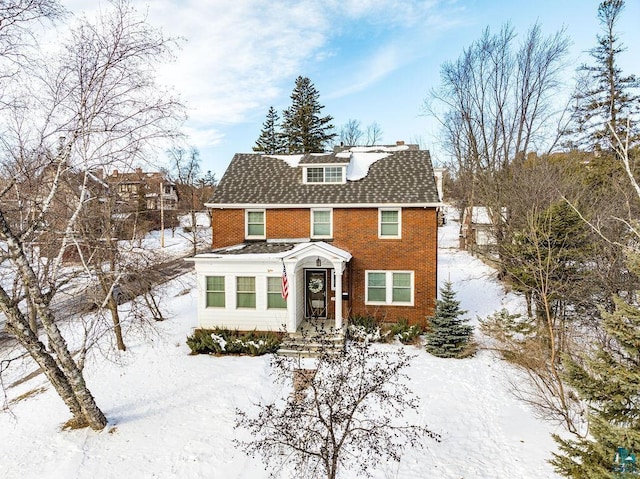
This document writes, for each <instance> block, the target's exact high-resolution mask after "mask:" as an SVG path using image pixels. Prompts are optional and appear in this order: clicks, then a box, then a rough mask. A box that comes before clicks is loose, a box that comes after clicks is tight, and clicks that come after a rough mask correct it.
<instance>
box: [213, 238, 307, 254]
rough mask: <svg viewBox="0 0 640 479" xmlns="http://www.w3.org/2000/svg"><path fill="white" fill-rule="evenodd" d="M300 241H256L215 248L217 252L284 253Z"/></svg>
mask: <svg viewBox="0 0 640 479" xmlns="http://www.w3.org/2000/svg"><path fill="white" fill-rule="evenodd" d="M297 244H299V243H284V242H283V243H271V242H267V241H255V242H251V243H243V244H240V245H235V246H231V247H226V248H220V249H216V250H213V252H214V253H216V254H224V255H227V254H230V255H234V254H265V253H271V254H273V253H283V252H285V251H289V250H291V249H293V248H294V246H296V245H297Z"/></svg>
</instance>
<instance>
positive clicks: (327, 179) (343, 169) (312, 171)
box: [299, 153, 349, 185]
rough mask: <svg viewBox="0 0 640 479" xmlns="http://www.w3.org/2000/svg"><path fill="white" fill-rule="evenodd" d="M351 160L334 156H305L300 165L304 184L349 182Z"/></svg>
mask: <svg viewBox="0 0 640 479" xmlns="http://www.w3.org/2000/svg"><path fill="white" fill-rule="evenodd" d="M348 164H349V158H346V159H345V158H339V157H336V156H335V155H333V154H326V153H325V154H314V153H312V154H309V155H305V156H304V157H303V158H302V159H301V160H300V163H299V165H300V166H301V167H302V182H303V183H304V184H310V185H317V184H323V183H328V184H344V183H346V182H347V165H348Z"/></svg>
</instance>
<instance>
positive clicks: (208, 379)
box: [0, 221, 558, 479]
mask: <svg viewBox="0 0 640 479" xmlns="http://www.w3.org/2000/svg"><path fill="white" fill-rule="evenodd" d="M457 237H458V224H457V223H455V222H453V221H449V222H448V224H447V225H446V226H444V227H443V228H441V230H440V254H439V280H440V282H441V283H442V282H443V281H445V280H451V281H452V282H453V285H454V289H455V290H456V291H457V293H458V294H457V297H458V299H459V300H460V301H461V303H462V304H461V307H463V308H464V309H466V310H468V316H469V317H472V318H476V316H477V315H480V316H486V315H487V314H490V313H492V312H494V311H496V310H498V309H501V308H503V307H506V308H508V309H510V310H512V311H514V310H517V309H518V308H521V307H522V304H521V301H520V300H519V298H517V297H516V296H514V295H512V294H505V292H504V290H503V289H502V287H501V286H500V285H499V284H498V283H497V282H496V281H495V279H494V276H493V271H492V270H491V268H489V267H487V266H486V265H485V264H483V263H482V262H481V261H479V260H478V259H476V258H473V257H471V256H469V255H468V254H466V253H464V252H460V251H458V250H457V249H456V248H455V246H456V244H457ZM165 288H166V291H165V294H166V297H167V301H166V303H168V304H170V305H171V308H172V312H171V313H172V314H171V319H170V320H168V321H165V322H163V323H159V325H158V326H159V329H160V333H159V334H153V335H148V336H147V337H137V338H132V337H129V338H128V345H129V350H128V351H127V352H126V353H125V354H122V355H121V356H119V357H118V358H117V360H114V358H113V356H112V357H110V358H109V359H105V358H104V357H103V356H96V357H94V358H92V359H91V360H90V361H89V364H88V365H87V367H86V369H87V371H86V372H87V381H88V384H89V387H90V388H91V390H92V392H93V393H94V395H95V397H96V398H97V402H98V404H99V405H100V407H101V408H102V409H103V411H104V412H105V414H106V415H107V417H108V419H109V421H110V425H109V427H108V428H107V429H105V430H104V431H102V432H99V433H96V432H93V431H90V430H81V431H61V430H60V426H61V425H62V424H63V423H64V422H65V421H66V420H67V419H68V418H69V414H68V412H67V410H66V408H65V406H64V404H63V403H62V401H61V400H60V399H59V398H58V397H57V396H56V395H55V393H54V392H52V390H51V388H50V387H49V386H48V385H47V383H46V381H45V380H44V379H43V378H42V377H41V376H38V377H36V378H34V379H32V380H30V381H28V382H27V383H24V384H21V385H19V386H16V387H13V388H9V389H8V391H7V395H8V398H7V399H8V401H9V402H10V403H11V407H10V409H9V410H8V411H4V412H0V444H2V447H0V478H3V479H13V478H16V479H18V478H19V479H27V478H43V479H44V478H52V479H71V478H87V479H89V478H98V479H102V478H118V479H122V478H128V477H135V478H187V479H188V478H215V479H240V478H246V479H249V478H250V479H266V478H267V477H268V473H267V472H265V471H264V469H263V466H262V463H261V462H260V461H259V460H258V459H251V458H249V457H247V456H245V454H244V453H243V452H242V451H241V450H237V449H236V448H235V447H234V444H233V442H232V440H233V438H234V437H236V434H238V433H237V432H236V431H235V430H234V428H233V423H234V411H235V409H236V408H241V409H247V408H249V407H250V406H251V404H252V403H254V402H256V401H259V400H260V399H265V400H267V399H269V398H272V397H274V395H277V394H285V392H284V391H280V390H278V387H279V386H274V384H273V383H272V381H271V378H270V376H269V371H270V365H269V357H268V356H267V357H265V356H263V357H259V358H250V357H221V358H215V357H208V356H189V354H188V353H189V349H188V347H187V346H186V344H185V338H186V336H187V335H188V334H189V333H190V332H191V330H192V329H193V328H194V327H195V321H196V304H195V284H194V278H193V276H192V275H187V276H186V277H183V278H181V279H180V280H179V281H174V282H173V283H171V284H169V285H167V286H165ZM185 290H188V291H189V292H188V293H187V294H181V293H184V291H185ZM474 320H475V319H474ZM382 347H398V346H397V345H394V346H382ZM410 348H412V352H413V353H415V354H417V355H418V357H417V358H416V359H415V360H414V363H413V365H412V367H411V368H410V370H409V371H408V373H409V375H410V377H411V385H412V387H413V389H414V391H415V392H416V393H417V394H418V396H419V397H420V398H421V409H420V421H422V422H423V423H424V424H426V425H428V426H429V428H430V429H431V430H433V431H435V432H438V433H440V434H441V435H442V441H441V442H440V443H436V442H434V441H432V440H425V441H424V444H423V447H422V448H420V449H408V450H407V451H406V453H405V454H404V456H403V457H402V461H401V462H400V464H395V463H394V464H389V465H387V466H386V467H383V468H381V469H380V470H378V471H375V478H376V479H414V478H415V479H417V478H421V479H422V478H425V477H430V478H444V479H480V478H482V479H488V478H496V479H498V478H500V479H502V478H519V479H529V478H530V479H534V478H535V479H544V478H556V477H558V476H557V475H555V474H554V472H553V469H552V468H551V466H550V465H549V464H548V463H547V462H546V461H547V459H549V457H550V454H551V451H552V450H553V449H554V443H553V441H552V439H551V437H550V434H551V432H555V429H554V427H553V426H551V425H549V424H547V423H544V422H541V421H539V420H537V419H536V418H535V416H534V414H533V412H532V411H531V410H530V409H528V407H527V406H526V405H525V404H523V403H521V402H519V401H518V400H516V399H515V398H514V397H513V396H512V395H511V394H510V392H509V378H510V377H511V378H512V376H513V371H512V370H511V369H510V368H509V366H508V365H507V364H506V363H505V362H504V361H501V360H500V359H498V358H496V357H495V356H494V355H493V354H492V353H491V352H489V351H480V352H479V353H478V354H477V355H476V356H475V357H473V358H469V359H464V360H454V359H439V358H435V357H432V356H430V355H428V354H427V353H426V352H424V351H423V350H422V349H419V348H416V347H413V346H410ZM5 356H6V354H5V353H2V356H1V358H2V359H5ZM10 374H11V372H10ZM42 387H44V388H45V389H46V390H45V391H44V392H35V393H34V394H33V395H31V396H30V397H27V398H24V399H21V400H19V401H13V400H14V399H15V398H17V397H18V396H20V395H22V394H26V393H28V392H29V391H39V388H42ZM341 477H343V478H346V479H356V477H357V474H355V473H350V472H347V471H344V474H342V475H341Z"/></svg>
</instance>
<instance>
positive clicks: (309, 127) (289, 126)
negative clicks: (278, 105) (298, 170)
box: [282, 76, 336, 153]
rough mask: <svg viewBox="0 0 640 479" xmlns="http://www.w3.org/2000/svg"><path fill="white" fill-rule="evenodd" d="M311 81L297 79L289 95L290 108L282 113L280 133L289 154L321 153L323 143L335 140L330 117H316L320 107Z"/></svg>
mask: <svg viewBox="0 0 640 479" xmlns="http://www.w3.org/2000/svg"><path fill="white" fill-rule="evenodd" d="M319 96H320V94H319V93H318V90H316V88H315V86H314V85H313V83H311V81H310V80H309V79H308V78H306V77H302V76H299V77H298V78H297V79H296V85H295V88H294V89H293V92H292V93H291V106H290V107H289V108H287V109H286V110H284V112H283V122H282V132H283V134H284V136H285V138H286V143H287V151H288V152H289V153H310V152H320V151H323V149H324V146H325V144H326V143H327V142H329V141H331V140H333V139H334V138H335V137H336V133H333V125H332V124H331V120H333V117H332V116H324V117H323V116H320V115H321V112H322V109H323V108H324V105H321V104H320V102H319V101H318V98H319Z"/></svg>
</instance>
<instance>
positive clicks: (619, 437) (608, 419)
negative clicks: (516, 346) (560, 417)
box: [551, 255, 640, 478]
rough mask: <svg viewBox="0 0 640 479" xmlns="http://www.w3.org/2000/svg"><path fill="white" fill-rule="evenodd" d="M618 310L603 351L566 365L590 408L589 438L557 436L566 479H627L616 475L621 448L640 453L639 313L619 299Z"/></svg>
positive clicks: (606, 324) (557, 459) (559, 465)
mask: <svg viewBox="0 0 640 479" xmlns="http://www.w3.org/2000/svg"><path fill="white" fill-rule="evenodd" d="M639 259H640V256H639V255H636V262H637V261H638V260H639ZM634 269H637V268H634ZM615 306H616V308H615V311H614V312H613V313H605V312H603V313H602V318H603V328H604V330H605V332H606V333H607V340H606V341H605V342H603V345H604V346H603V347H602V349H599V350H596V351H595V352H594V353H593V355H591V356H590V357H589V358H586V359H584V361H580V362H578V361H574V360H569V359H567V361H566V366H567V372H566V379H567V382H568V383H569V384H570V385H571V386H572V387H573V388H575V390H576V391H577V392H578V394H579V395H580V397H581V399H583V400H584V401H585V402H586V403H587V404H588V407H589V413H588V416H587V418H588V421H589V436H588V437H586V438H582V437H581V438H578V439H575V440H570V439H562V438H560V437H558V436H555V437H554V439H555V440H556V441H557V442H558V444H559V448H560V451H562V454H554V459H553V460H552V461H551V462H552V464H553V465H554V466H555V468H556V470H557V471H558V472H559V473H560V474H562V475H564V476H565V477H572V478H605V477H606V478H609V477H627V476H625V475H624V474H620V475H618V476H615V475H613V473H612V468H613V462H614V457H615V454H616V451H617V448H618V447H624V448H626V449H627V450H629V451H631V452H635V453H638V452H640V309H638V307H637V305H635V304H633V305H632V304H629V303H627V302H625V301H623V300H622V299H621V298H619V297H618V298H616V299H615ZM629 477H638V476H637V475H635V476H629Z"/></svg>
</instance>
